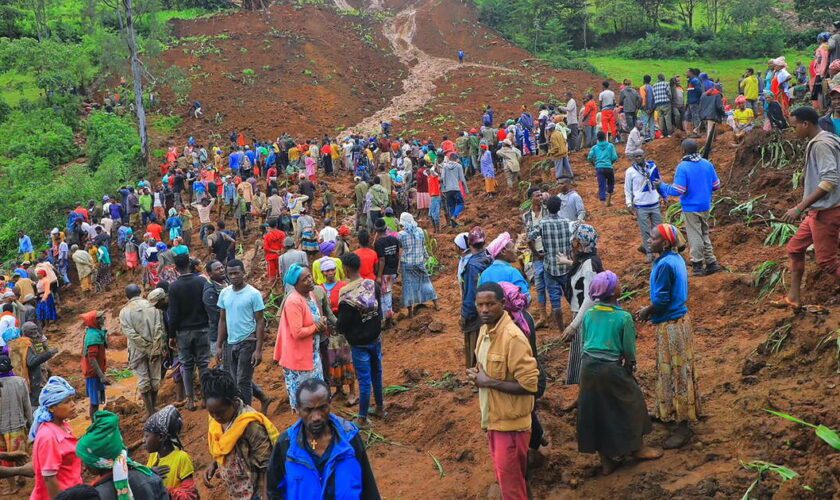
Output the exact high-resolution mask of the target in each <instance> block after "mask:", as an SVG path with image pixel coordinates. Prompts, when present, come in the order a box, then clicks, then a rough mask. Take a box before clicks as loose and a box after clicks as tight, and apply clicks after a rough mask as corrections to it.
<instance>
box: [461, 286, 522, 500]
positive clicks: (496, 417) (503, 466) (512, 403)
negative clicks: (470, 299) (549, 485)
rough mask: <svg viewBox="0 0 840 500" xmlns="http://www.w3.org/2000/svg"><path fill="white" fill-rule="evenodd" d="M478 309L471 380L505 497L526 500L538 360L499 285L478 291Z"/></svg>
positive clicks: (468, 371) (476, 303)
mask: <svg viewBox="0 0 840 500" xmlns="http://www.w3.org/2000/svg"><path fill="white" fill-rule="evenodd" d="M475 305H476V308H477V309H478V315H479V318H480V319H481V323H482V326H481V331H480V332H479V334H478V342H477V344H476V349H475V354H476V359H477V363H476V366H475V368H470V369H468V370H467V376H468V377H469V379H470V380H471V381H472V382H473V383H474V384H475V386H476V387H478V401H479V405H480V407H481V428H482V429H485V430H486V431H487V438H488V441H489V443H490V456H491V457H492V458H493V467H494V468H495V472H496V480H497V481H498V483H499V487H500V489H501V490H502V498H504V499H505V500H526V499H527V498H528V487H527V484H526V479H525V471H526V467H527V464H528V443H529V441H530V438H531V411H532V410H533V409H534V394H536V392H537V381H538V378H539V368H538V367H537V360H536V358H534V354H533V352H531V346H530V345H529V343H528V339H527V338H525V334H523V333H522V330H520V329H519V327H518V326H516V324H515V323H514V322H513V320H512V319H511V318H510V316H509V315H508V314H507V313H506V312H505V309H504V292H503V291H502V287H501V286H499V284H498V283H485V284H484V285H481V286H480V287H478V290H477V292H476V300H475Z"/></svg>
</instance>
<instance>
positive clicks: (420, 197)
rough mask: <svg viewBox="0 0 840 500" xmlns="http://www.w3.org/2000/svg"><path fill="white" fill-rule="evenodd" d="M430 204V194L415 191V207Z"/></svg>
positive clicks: (420, 207) (421, 207) (426, 206)
mask: <svg viewBox="0 0 840 500" xmlns="http://www.w3.org/2000/svg"><path fill="white" fill-rule="evenodd" d="M431 204H432V196H431V195H430V194H429V193H417V209H418V210H422V209H424V208H429V206H430V205H431Z"/></svg>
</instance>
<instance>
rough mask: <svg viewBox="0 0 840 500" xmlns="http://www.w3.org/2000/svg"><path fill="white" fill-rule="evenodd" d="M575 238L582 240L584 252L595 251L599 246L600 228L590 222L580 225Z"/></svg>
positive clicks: (581, 245) (581, 244)
mask: <svg viewBox="0 0 840 500" xmlns="http://www.w3.org/2000/svg"><path fill="white" fill-rule="evenodd" d="M574 238H575V239H576V240H578V241H579V242H580V247H581V250H582V251H583V252H584V253H595V251H596V249H597V247H598V238H599V236H598V230H597V229H595V228H594V227H592V226H590V225H589V224H580V225H578V228H577V231H575V235H574Z"/></svg>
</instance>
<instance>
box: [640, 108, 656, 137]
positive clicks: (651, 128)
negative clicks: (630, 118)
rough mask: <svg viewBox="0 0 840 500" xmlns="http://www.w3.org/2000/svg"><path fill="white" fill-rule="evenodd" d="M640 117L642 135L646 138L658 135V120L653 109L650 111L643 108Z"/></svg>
mask: <svg viewBox="0 0 840 500" xmlns="http://www.w3.org/2000/svg"><path fill="white" fill-rule="evenodd" d="M639 118H641V120H642V135H643V136H644V137H645V139H653V138H654V137H656V120H654V119H653V111H651V112H650V113H648V112H647V111H644V110H642V112H641V113H639Z"/></svg>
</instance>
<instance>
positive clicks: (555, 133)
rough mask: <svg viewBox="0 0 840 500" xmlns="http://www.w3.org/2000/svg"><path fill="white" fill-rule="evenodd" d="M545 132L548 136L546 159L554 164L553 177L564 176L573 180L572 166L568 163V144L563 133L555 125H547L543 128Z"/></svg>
mask: <svg viewBox="0 0 840 500" xmlns="http://www.w3.org/2000/svg"><path fill="white" fill-rule="evenodd" d="M545 132H546V133H547V134H548V154H547V155H546V159H548V160H551V161H553V162H554V176H555V177H557V178H558V179H559V178H560V177H564V176H568V177H570V178H574V173H573V172H572V166H571V164H570V163H569V143H568V142H566V136H565V135H564V134H563V131H562V130H560V129H559V127H557V125H556V124H555V123H549V124H548V125H547V126H546V127H545Z"/></svg>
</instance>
